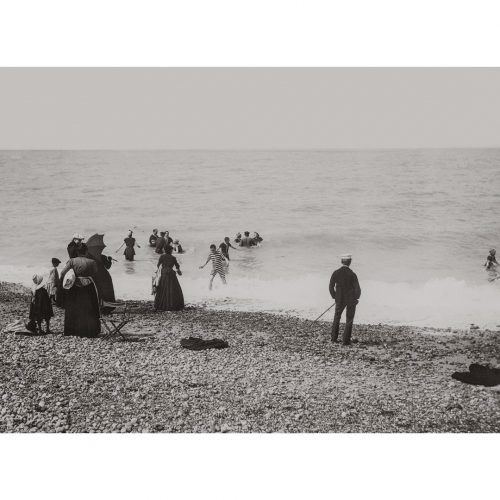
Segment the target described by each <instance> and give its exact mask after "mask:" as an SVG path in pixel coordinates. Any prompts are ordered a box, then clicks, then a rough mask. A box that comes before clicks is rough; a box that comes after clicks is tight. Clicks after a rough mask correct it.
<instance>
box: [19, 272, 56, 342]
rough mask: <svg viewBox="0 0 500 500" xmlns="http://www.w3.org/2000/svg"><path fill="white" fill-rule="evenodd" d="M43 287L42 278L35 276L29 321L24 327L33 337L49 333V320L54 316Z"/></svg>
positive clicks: (43, 281)
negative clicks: (43, 325)
mask: <svg viewBox="0 0 500 500" xmlns="http://www.w3.org/2000/svg"><path fill="white" fill-rule="evenodd" d="M45 286H46V282H45V280H44V278H43V276H41V275H39V274H35V275H34V276H33V286H32V287H31V303H30V316H29V318H30V321H29V323H27V324H26V325H25V326H26V328H27V329H28V330H29V331H30V332H32V333H33V334H35V335H44V334H49V333H51V331H50V318H52V317H53V316H54V311H53V310H52V303H51V301H50V297H49V294H48V292H47V290H46V288H45ZM42 321H45V326H46V329H45V332H44V331H43V330H42Z"/></svg>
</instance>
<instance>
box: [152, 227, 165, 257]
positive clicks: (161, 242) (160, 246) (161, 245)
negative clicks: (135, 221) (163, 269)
mask: <svg viewBox="0 0 500 500" xmlns="http://www.w3.org/2000/svg"><path fill="white" fill-rule="evenodd" d="M166 246H167V241H166V240H165V231H160V237H159V238H158V239H157V240H156V244H155V252H156V253H158V254H162V253H164V252H165V248H166Z"/></svg>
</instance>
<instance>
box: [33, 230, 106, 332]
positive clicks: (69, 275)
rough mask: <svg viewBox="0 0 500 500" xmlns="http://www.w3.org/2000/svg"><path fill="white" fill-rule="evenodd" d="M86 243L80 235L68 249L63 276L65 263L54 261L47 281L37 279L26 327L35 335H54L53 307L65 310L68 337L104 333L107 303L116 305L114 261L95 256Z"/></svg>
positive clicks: (35, 277) (40, 277) (37, 277)
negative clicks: (113, 278) (110, 271)
mask: <svg viewBox="0 0 500 500" xmlns="http://www.w3.org/2000/svg"><path fill="white" fill-rule="evenodd" d="M83 240H84V237H83V236H81V235H80V234H75V235H73V239H72V240H71V241H70V243H69V244H68V246H67V251H68V257H69V260H68V261H67V262H66V265H65V266H64V268H63V269H62V271H61V273H59V269H58V267H59V265H60V264H61V261H60V260H59V259H58V258H53V259H52V268H51V270H50V272H49V276H48V279H47V280H45V278H44V277H43V276H42V275H38V274H36V275H34V276H33V286H32V298H31V303H30V315H29V318H30V321H29V323H28V324H27V325H26V327H27V328H28V330H29V331H31V332H32V333H33V334H36V335H42V334H48V333H51V332H50V319H51V318H52V317H53V316H54V311H53V305H56V306H58V307H61V308H64V335H76V336H80V337H97V336H98V335H99V333H100V332H101V322H100V317H101V312H106V303H113V302H114V301H115V293H114V287H113V280H112V278H111V275H110V274H109V269H110V268H111V265H112V261H113V258H112V257H110V256H105V255H102V253H98V254H93V253H91V252H90V251H89V248H88V246H87V245H86V244H85V243H84V242H83ZM108 309H109V308H108ZM43 321H45V323H46V330H45V332H44V331H43V330H42V322H43Z"/></svg>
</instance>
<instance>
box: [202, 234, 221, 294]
mask: <svg viewBox="0 0 500 500" xmlns="http://www.w3.org/2000/svg"><path fill="white" fill-rule="evenodd" d="M210 261H212V272H211V278H210V282H209V284H208V289H209V290H212V284H213V282H214V278H215V276H216V275H217V274H218V275H219V276H220V279H221V281H222V283H223V284H224V285H227V283H226V266H225V264H227V260H226V258H225V257H224V255H222V252H219V251H218V250H217V247H216V246H215V245H213V244H212V245H210V253H209V254H208V257H207V261H206V262H205V264H203V265H202V266H200V269H203V268H204V267H205V266H206V265H207V264H208V263H209V262H210Z"/></svg>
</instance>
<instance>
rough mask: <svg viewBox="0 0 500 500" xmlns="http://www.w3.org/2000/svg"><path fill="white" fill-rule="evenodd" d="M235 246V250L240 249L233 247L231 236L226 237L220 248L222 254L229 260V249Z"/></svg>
mask: <svg viewBox="0 0 500 500" xmlns="http://www.w3.org/2000/svg"><path fill="white" fill-rule="evenodd" d="M230 248H233V249H234V250H238V249H237V248H236V247H233V245H231V240H230V239H229V236H226V237H225V238H224V241H223V242H222V243H221V244H220V245H219V250H220V251H221V252H222V255H224V257H225V258H226V260H228V261H229V249H230Z"/></svg>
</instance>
